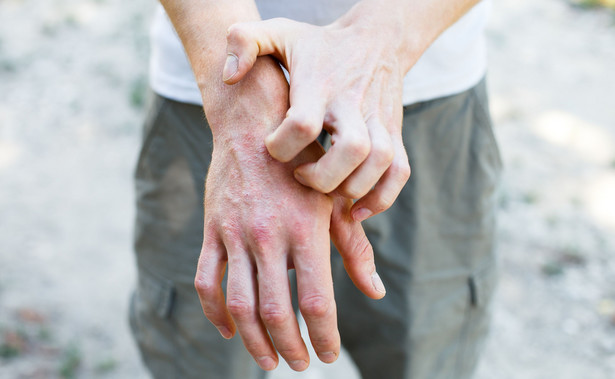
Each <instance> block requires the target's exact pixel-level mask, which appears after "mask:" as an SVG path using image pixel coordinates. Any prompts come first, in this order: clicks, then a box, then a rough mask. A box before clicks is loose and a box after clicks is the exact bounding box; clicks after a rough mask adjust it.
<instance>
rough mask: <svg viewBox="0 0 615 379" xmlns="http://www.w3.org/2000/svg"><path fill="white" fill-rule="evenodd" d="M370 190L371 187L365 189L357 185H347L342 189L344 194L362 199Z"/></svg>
mask: <svg viewBox="0 0 615 379" xmlns="http://www.w3.org/2000/svg"><path fill="white" fill-rule="evenodd" d="M368 191H369V189H367V190H364V189H362V188H359V186H357V185H346V186H345V187H344V188H343V189H341V190H340V193H341V194H342V196H344V197H346V198H348V199H360V198H362V197H363V196H365V194H366V193H367V192H368Z"/></svg>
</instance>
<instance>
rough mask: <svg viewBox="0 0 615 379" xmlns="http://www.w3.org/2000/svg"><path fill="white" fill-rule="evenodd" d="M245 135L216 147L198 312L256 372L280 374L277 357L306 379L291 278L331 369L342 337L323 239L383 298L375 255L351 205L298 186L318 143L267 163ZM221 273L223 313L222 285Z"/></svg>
mask: <svg viewBox="0 0 615 379" xmlns="http://www.w3.org/2000/svg"><path fill="white" fill-rule="evenodd" d="M248 134H250V132H246V133H245V135H243V136H239V135H237V136H234V137H233V138H231V139H232V141H231V139H229V140H226V141H220V140H218V143H217V144H216V145H215V146H214V153H213V156H212V161H211V166H210V169H209V173H208V175H207V181H206V191H205V229H204V239H203V247H202V250H201V256H200V258H199V263H198V268H197V274H196V278H195V287H196V289H197V291H198V294H199V298H200V300H201V304H202V307H203V311H204V313H205V315H206V316H207V318H208V319H209V320H210V321H211V322H212V323H213V324H214V325H215V326H216V327H217V328H218V330H219V331H220V334H222V336H223V337H225V338H231V337H232V336H233V335H234V333H235V330H236V329H237V330H238V332H239V334H240V335H241V338H242V340H243V342H244V345H245V347H246V349H247V350H248V351H249V353H250V354H251V355H252V356H253V357H254V359H255V360H256V362H257V363H258V364H259V366H260V367H261V368H262V369H264V370H272V369H274V368H275V367H276V366H277V364H278V356H277V354H276V349H277V351H278V352H279V353H280V354H281V355H282V357H283V358H284V359H285V360H286V361H287V362H288V363H289V365H290V367H291V368H292V369H294V370H297V371H302V370H304V369H305V368H307V367H308V365H309V354H308V351H307V349H306V346H305V343H304V342H303V340H302V338H301V334H300V332H299V327H298V324H297V320H296V317H295V315H294V312H293V308H292V305H291V293H290V286H289V280H288V269H291V268H294V269H295V270H296V277H297V287H298V298H299V309H300V311H301V313H302V315H303V317H304V319H305V321H306V324H307V327H308V331H309V336H310V339H311V342H312V345H313V347H314V350H315V351H316V353H317V354H318V356H319V358H320V359H321V360H322V361H323V362H326V363H331V362H333V361H335V360H336V359H337V356H338V355H339V349H340V337H339V332H338V330H337V313H336V306H335V300H334V296H333V283H332V278H331V267H330V247H329V246H330V245H329V233H331V238H332V239H333V241H334V243H335V244H336V246H337V248H338V250H339V252H340V254H341V255H342V258H343V259H344V265H345V267H346V270H347V271H348V274H349V276H350V277H351V278H352V280H353V281H354V283H355V284H356V286H357V287H358V288H359V289H360V290H361V291H362V292H364V293H365V294H366V295H367V296H369V297H371V298H374V299H379V298H381V297H383V296H384V287H383V285H382V282H381V281H380V278H379V277H378V275H377V274H376V271H375V265H374V257H373V251H372V247H371V245H370V243H369V242H368V240H367V238H366V237H365V234H364V232H363V228H362V227H361V224H360V223H359V222H356V221H354V220H353V219H352V218H351V217H350V215H349V210H350V207H351V206H352V201H350V200H348V199H345V198H342V197H340V196H335V195H334V196H329V195H325V194H322V193H319V192H317V191H315V190H313V189H311V188H308V187H305V186H303V185H301V184H299V183H298V182H297V181H296V180H295V179H294V177H293V170H294V168H296V167H297V166H298V165H300V164H305V163H307V162H313V161H315V160H317V159H318V158H319V157H320V156H322V154H323V153H324V152H323V150H322V148H321V147H320V145H319V144H318V143H313V144H312V145H310V146H308V148H307V149H305V150H304V152H302V153H301V154H300V155H299V156H298V157H296V158H295V159H294V160H292V161H291V162H289V163H281V162H278V161H276V160H274V159H273V158H271V156H270V155H269V154H268V152H267V150H266V148H265V146H264V144H263V142H262V141H263V138H262V137H255V136H254V135H248ZM227 264H228V280H227V292H226V304H225V298H224V293H223V290H222V288H221V282H222V279H223V277H224V273H225V270H226V267H227ZM270 336H271V338H270ZM272 340H273V341H272Z"/></svg>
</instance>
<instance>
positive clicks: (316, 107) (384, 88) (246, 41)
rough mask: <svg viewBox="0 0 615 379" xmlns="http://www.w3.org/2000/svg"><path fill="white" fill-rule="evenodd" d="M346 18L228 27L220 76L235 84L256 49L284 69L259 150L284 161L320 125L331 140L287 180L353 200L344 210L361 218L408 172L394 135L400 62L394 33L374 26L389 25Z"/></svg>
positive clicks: (389, 199)
mask: <svg viewBox="0 0 615 379" xmlns="http://www.w3.org/2000/svg"><path fill="white" fill-rule="evenodd" d="M357 12H358V11H357ZM357 12H354V13H357ZM353 17H354V16H353V11H352V10H351V12H349V15H347V16H346V17H343V18H342V19H340V20H338V21H336V22H335V23H333V24H331V25H328V26H324V27H319V26H314V25H310V24H305V23H300V22H295V21H291V20H288V19H281V18H278V19H272V20H267V21H259V22H248V23H239V24H234V25H232V26H231V27H230V28H229V30H228V35H227V43H228V46H227V53H228V59H227V62H226V65H225V68H224V73H223V77H224V80H225V82H226V83H227V84H234V83H237V82H238V81H240V80H241V79H242V78H243V77H244V76H245V75H246V73H247V72H249V71H250V69H251V68H252V65H253V64H254V61H255V60H256V57H257V56H261V55H269V54H271V55H273V56H275V57H276V58H277V59H278V60H280V61H281V62H282V63H283V64H284V65H285V66H286V68H287V69H288V71H289V73H290V95H289V97H290V109H289V110H288V112H287V114H286V118H285V119H284V121H283V122H282V123H281V125H280V126H279V127H278V128H277V129H276V130H275V131H274V132H273V133H271V134H270V135H269V136H268V137H267V138H266V140H265V143H266V146H267V149H268V150H269V153H270V154H271V155H272V156H273V157H274V158H276V159H277V160H279V161H282V162H288V161H290V160H291V159H293V158H294V157H295V156H297V154H299V152H301V151H302V150H303V149H304V148H305V147H306V146H308V145H309V144H310V143H312V142H313V141H314V140H315V139H316V137H317V136H318V135H319V133H320V132H321V130H322V129H323V128H324V129H325V130H327V131H328V132H329V133H330V134H331V135H332V147H331V148H330V149H329V150H328V151H327V153H326V154H325V155H323V156H322V158H320V159H319V160H318V161H316V162H312V163H307V164H303V165H301V166H299V167H298V168H297V169H296V170H295V178H296V179H297V180H298V181H299V182H301V183H303V184H305V185H307V186H309V187H312V188H314V189H315V190H317V191H319V192H322V193H329V192H331V191H333V190H337V192H338V193H340V194H341V195H343V196H345V197H348V198H353V199H359V200H358V201H357V202H356V203H355V204H354V205H353V207H352V209H351V214H352V217H353V219H354V220H355V221H363V220H365V219H367V218H368V217H370V216H372V215H375V214H377V213H380V212H382V211H384V210H386V209H388V208H389V207H390V206H391V205H392V204H393V202H394V201H395V199H396V198H397V196H398V195H399V192H400V191H401V189H402V188H403V186H404V184H405V183H406V181H407V180H408V178H409V176H410V165H409V163H408V157H407V154H406V151H405V148H404V146H403V142H402V137H401V117H402V99H401V94H402V81H403V76H404V74H405V72H407V67H405V65H404V64H402V63H401V59H398V58H397V57H398V56H400V53H399V49H400V48H399V46H398V45H399V43H398V42H394V41H395V40H396V39H395V38H392V37H394V36H390V35H385V36H383V35H382V33H377V32H375V31H377V30H385V31H388V30H389V29H386V28H385V27H384V26H383V25H374V24H371V25H370V26H368V25H364V23H362V22H353V20H354V19H353ZM374 20H378V18H377V17H375V18H374ZM354 21H356V20H354ZM381 27H382V28H381Z"/></svg>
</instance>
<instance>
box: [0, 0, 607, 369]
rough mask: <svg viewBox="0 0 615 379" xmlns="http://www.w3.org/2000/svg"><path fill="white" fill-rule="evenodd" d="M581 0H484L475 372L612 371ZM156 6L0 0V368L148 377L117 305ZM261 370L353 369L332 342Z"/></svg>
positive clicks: (598, 161) (603, 216)
mask: <svg viewBox="0 0 615 379" xmlns="http://www.w3.org/2000/svg"><path fill="white" fill-rule="evenodd" d="M591 3H602V4H603V5H607V6H608V5H611V6H612V5H613V4H612V2H611V0H579V1H576V2H574V3H573V2H570V1H566V0H541V1H530V0H499V1H494V7H493V12H492V18H491V22H490V27H489V32H488V38H489V44H490V71H489V87H490V91H491V110H492V113H493V116H494V120H495V123H496V134H497V136H498V139H499V141H500V145H501V150H502V155H503V158H504V161H505V165H506V172H505V174H504V177H503V183H502V188H501V191H500V223H499V251H500V257H501V259H500V266H501V273H502V275H501V280H500V286H499V289H498V295H497V298H496V301H495V304H494V323H493V328H492V334H491V336H490V339H489V341H488V344H487V348H486V353H485V356H484V358H483V360H482V363H481V366H480V369H479V374H478V378H479V379H490V378H498V379H506V378H562V379H565V378H571V379H572V378H575V379H576V378H584V379H593V378H596V379H602V378H605V379H606V378H615V258H614V254H615V69H614V67H615V13H613V12H612V11H609V10H608V9H604V8H586V7H584V6H579V4H580V5H588V4H591ZM153 4H154V2H152V1H149V0H132V1H120V0H81V1H76V0H47V1H35V0H0V378H1V379H5V378H11V379H12V378H56V377H66V378H72V377H74V378H97V377H100V378H147V377H148V376H147V374H146V373H145V371H144V369H143V367H142V365H141V363H140V362H139V358H138V355H137V351H136V349H135V347H134V345H133V343H132V340H131V337H130V335H129V331H128V326H127V317H126V310H127V304H128V298H129V293H130V290H131V288H132V286H133V283H134V281H135V272H134V268H133V257H132V253H131V230H132V220H133V215H134V209H133V192H132V182H131V175H132V170H133V166H134V162H135V159H136V153H137V148H138V140H139V134H140V125H141V120H142V116H143V107H144V103H145V97H146V87H147V82H146V75H147V54H148V41H147V26H148V22H149V17H150V14H151V10H152V9H153ZM313 362H316V360H313ZM281 366H285V365H284V364H282V365H281ZM273 377H274V378H276V379H281V378H294V377H303V378H310V379H319V378H357V377H358V376H357V374H356V371H355V370H354V368H353V367H352V365H351V364H350V363H349V361H348V357H347V356H345V355H342V357H341V359H340V361H339V362H338V363H336V364H334V365H332V366H327V367H325V366H324V365H322V364H318V363H315V364H313V366H312V367H311V368H310V369H309V370H308V371H307V372H305V373H303V374H293V373H291V372H290V370H288V369H287V368H286V367H281V368H280V369H279V370H278V371H276V372H275V374H274V375H273Z"/></svg>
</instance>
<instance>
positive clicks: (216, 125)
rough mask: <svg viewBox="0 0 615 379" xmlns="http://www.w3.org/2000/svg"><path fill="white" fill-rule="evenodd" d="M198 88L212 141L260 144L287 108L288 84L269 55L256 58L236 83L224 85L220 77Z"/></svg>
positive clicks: (281, 118)
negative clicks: (248, 71) (252, 65)
mask: <svg viewBox="0 0 615 379" xmlns="http://www.w3.org/2000/svg"><path fill="white" fill-rule="evenodd" d="M199 87H200V90H201V94H202V97H203V109H204V111H205V115H206V117H207V121H208V123H209V125H210V128H211V131H212V134H213V137H214V144H216V141H217V140H224V141H225V142H232V141H238V142H240V141H244V142H249V143H254V142H253V141H258V142H259V143H262V142H263V141H264V138H265V136H266V135H268V134H269V133H271V132H272V131H273V130H274V129H275V128H276V127H277V126H279V125H280V123H281V122H282V120H283V119H284V116H285V114H286V111H287V110H288V83H287V82H286V78H285V77H284V74H283V73H282V70H281V68H280V66H279V65H278V63H277V62H276V61H275V60H273V59H272V58H270V57H262V58H258V59H257V61H256V63H255V65H254V68H253V69H252V70H251V71H250V73H248V75H247V76H246V77H245V78H244V79H243V80H242V81H241V82H239V83H237V84H234V85H227V84H224V83H223V82H222V79H221V77H220V80H219V82H216V83H213V84H212V83H205V84H200V85H199Z"/></svg>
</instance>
